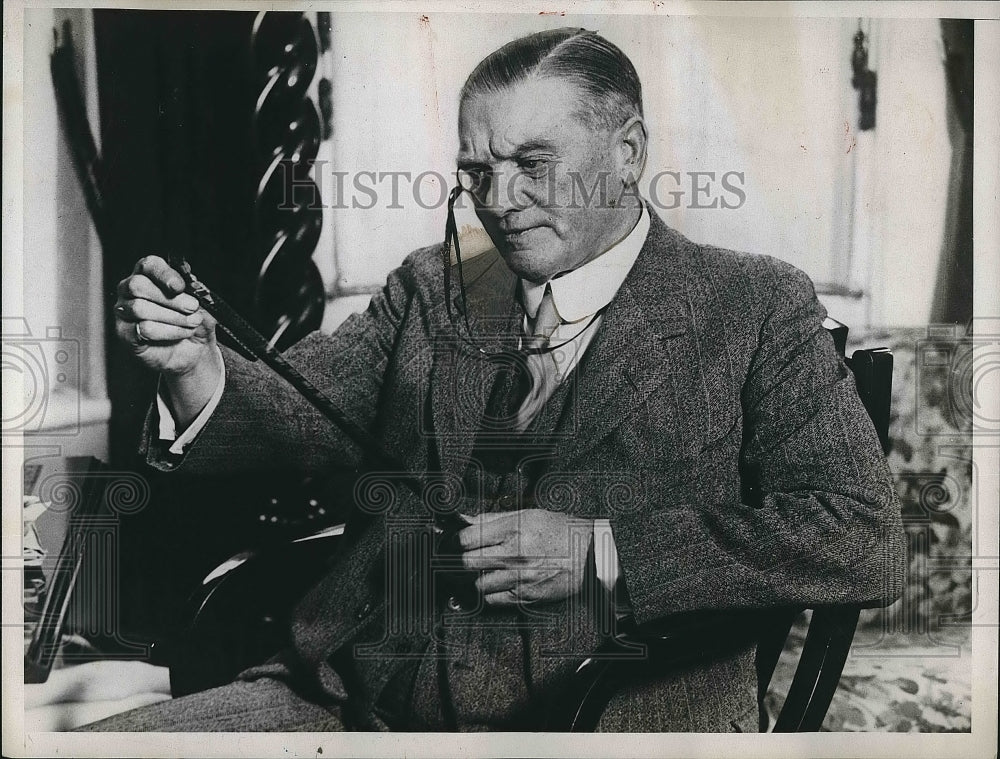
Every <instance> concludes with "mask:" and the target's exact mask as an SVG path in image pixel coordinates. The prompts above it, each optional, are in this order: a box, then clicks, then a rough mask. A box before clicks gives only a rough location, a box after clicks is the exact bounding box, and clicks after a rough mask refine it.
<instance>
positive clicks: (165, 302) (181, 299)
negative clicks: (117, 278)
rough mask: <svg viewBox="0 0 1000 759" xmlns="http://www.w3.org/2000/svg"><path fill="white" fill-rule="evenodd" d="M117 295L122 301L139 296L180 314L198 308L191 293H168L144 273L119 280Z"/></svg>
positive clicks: (192, 311)
mask: <svg viewBox="0 0 1000 759" xmlns="http://www.w3.org/2000/svg"><path fill="white" fill-rule="evenodd" d="M118 297H119V298H120V299H121V300H122V301H126V300H135V299H137V298H141V299H142V300H148V301H152V302H153V303H158V304H159V305H161V306H165V307H167V308H171V309H173V310H174V311H179V312H181V313H182V314H191V313H194V312H195V311H197V310H198V299H197V298H195V297H194V296H193V295H190V294H188V293H180V294H179V295H168V294H166V293H164V292H163V290H161V289H160V288H159V287H158V286H157V285H156V284H155V283H154V282H153V281H152V280H151V279H150V278H149V277H147V276H146V275H145V274H133V275H132V276H130V277H126V278H125V279H123V280H122V281H121V282H119V283H118Z"/></svg>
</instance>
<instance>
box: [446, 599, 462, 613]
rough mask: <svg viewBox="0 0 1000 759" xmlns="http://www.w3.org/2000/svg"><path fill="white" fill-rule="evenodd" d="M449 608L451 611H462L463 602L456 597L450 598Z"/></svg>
mask: <svg viewBox="0 0 1000 759" xmlns="http://www.w3.org/2000/svg"><path fill="white" fill-rule="evenodd" d="M448 608H449V609H450V610H451V611H461V610H462V602H461V601H459V600H458V598H456V597H455V596H448Z"/></svg>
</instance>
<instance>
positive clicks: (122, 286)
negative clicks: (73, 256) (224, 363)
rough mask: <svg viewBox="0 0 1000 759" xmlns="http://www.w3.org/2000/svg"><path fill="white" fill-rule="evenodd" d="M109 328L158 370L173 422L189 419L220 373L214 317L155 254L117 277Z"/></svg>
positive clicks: (205, 397)
mask: <svg viewBox="0 0 1000 759" xmlns="http://www.w3.org/2000/svg"><path fill="white" fill-rule="evenodd" d="M114 310H115V331H116V333H117V334H118V337H119V339H120V340H121V341H122V342H124V343H125V344H126V345H128V346H129V348H131V349H132V351H133V353H135V355H136V357H138V359H139V360H140V361H141V362H142V363H143V364H145V365H146V366H147V367H149V368H150V369H152V370H153V371H156V372H160V373H161V374H163V376H164V379H165V381H166V383H167V389H168V392H169V393H170V399H171V403H172V405H173V407H174V413H175V415H176V417H177V422H178V423H179V424H180V425H181V426H184V425H186V424H187V423H188V422H190V421H191V419H193V418H194V417H195V416H197V414H198V412H199V411H200V410H201V409H202V408H203V407H204V406H205V404H206V403H208V400H209V399H210V398H211V397H212V393H213V392H214V390H215V388H216V386H217V385H218V382H219V378H220V376H221V372H222V367H220V366H219V360H218V351H217V350H216V347H215V319H213V318H212V316H211V315H209V314H208V313H206V312H205V311H204V310H203V309H201V308H199V305H198V300H197V298H195V297H194V296H193V295H189V294H187V293H185V292H184V280H183V279H182V278H181V275H180V274H178V273H177V272H176V271H175V270H174V269H172V268H170V266H169V265H168V264H167V262H166V261H164V260H163V259H162V258H160V257H159V256H147V257H146V258H143V259H142V260H140V261H139V262H138V263H137V264H136V265H135V271H134V272H133V273H132V274H131V275H129V276H128V277H126V278H125V279H123V280H122V281H121V282H119V283H118V302H117V303H115V309H114Z"/></svg>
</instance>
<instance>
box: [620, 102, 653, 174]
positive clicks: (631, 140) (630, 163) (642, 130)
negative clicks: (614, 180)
mask: <svg viewBox="0 0 1000 759" xmlns="http://www.w3.org/2000/svg"><path fill="white" fill-rule="evenodd" d="M620 134H621V141H620V143H619V145H620V148H621V158H622V163H621V170H622V182H623V183H624V184H625V185H632V184H635V183H636V182H638V181H639V177H640V176H641V175H642V171H643V169H644V168H646V142H647V140H648V135H647V133H646V122H644V121H643V120H642V117H641V116H633V117H632V118H630V119H629V120H628V121H626V122H625V123H624V124H623V125H622V127H621V131H620Z"/></svg>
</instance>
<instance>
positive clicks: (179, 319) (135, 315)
mask: <svg viewBox="0 0 1000 759" xmlns="http://www.w3.org/2000/svg"><path fill="white" fill-rule="evenodd" d="M115 311H116V312H117V313H118V315H119V316H120V317H121V318H122V319H124V320H125V321H130V322H141V321H152V322H161V323H163V324H173V325H174V326H175V327H197V326H198V325H200V324H201V322H202V313H201V312H200V311H195V312H194V313H193V314H184V313H181V312H180V311H175V310H174V309H172V308H167V307H166V306H161V305H160V304H159V303H153V301H151V300H145V299H144V298H140V299H135V300H127V301H123V302H121V303H119V304H118V305H117V306H115Z"/></svg>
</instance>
